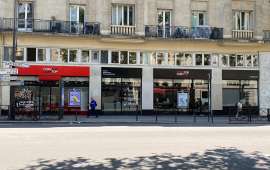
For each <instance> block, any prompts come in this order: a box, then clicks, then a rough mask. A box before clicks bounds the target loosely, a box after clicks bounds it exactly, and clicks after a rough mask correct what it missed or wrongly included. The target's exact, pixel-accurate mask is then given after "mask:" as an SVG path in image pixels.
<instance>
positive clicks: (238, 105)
mask: <svg viewBox="0 0 270 170" xmlns="http://www.w3.org/2000/svg"><path fill="white" fill-rule="evenodd" d="M242 108H243V105H242V103H241V102H240V101H239V102H238V103H237V112H236V115H235V117H236V118H238V117H239V114H240V112H241V111H242Z"/></svg>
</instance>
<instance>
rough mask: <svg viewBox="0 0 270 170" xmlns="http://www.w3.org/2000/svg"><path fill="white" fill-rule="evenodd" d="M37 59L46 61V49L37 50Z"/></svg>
mask: <svg viewBox="0 0 270 170" xmlns="http://www.w3.org/2000/svg"><path fill="white" fill-rule="evenodd" d="M37 54H38V56H37V59H38V61H46V49H45V48H38V49H37Z"/></svg>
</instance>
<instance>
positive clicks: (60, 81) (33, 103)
mask: <svg viewBox="0 0 270 170" xmlns="http://www.w3.org/2000/svg"><path fill="white" fill-rule="evenodd" d="M18 72H19V76H18V79H20V80H21V81H23V82H24V85H23V86H14V87H12V88H11V104H12V105H13V106H15V107H14V109H15V113H16V114H18V115H20V114H24V113H25V112H29V111H31V112H35V113H38V114H39V115H40V116H44V115H59V114H60V112H61V111H62V113H63V112H64V114H70V113H74V112H79V113H84V112H87V110H88V98H89V97H88V96H89V95H88V93H89V92H88V89H89V75H90V68H89V67H79V66H45V65H31V66H30V67H28V68H18Z"/></svg>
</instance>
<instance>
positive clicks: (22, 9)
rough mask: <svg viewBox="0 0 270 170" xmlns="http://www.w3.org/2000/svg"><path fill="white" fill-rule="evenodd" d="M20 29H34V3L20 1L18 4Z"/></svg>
mask: <svg viewBox="0 0 270 170" xmlns="http://www.w3.org/2000/svg"><path fill="white" fill-rule="evenodd" d="M17 11H18V30H23V31H32V28H33V4H32V3H31V2H20V3H19V4H18V9H17Z"/></svg>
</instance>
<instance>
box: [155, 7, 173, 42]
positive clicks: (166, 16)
mask: <svg viewBox="0 0 270 170" xmlns="http://www.w3.org/2000/svg"><path fill="white" fill-rule="evenodd" d="M170 35H171V11H168V10H159V11H158V36H159V37H163V38H166V37H170Z"/></svg>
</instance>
